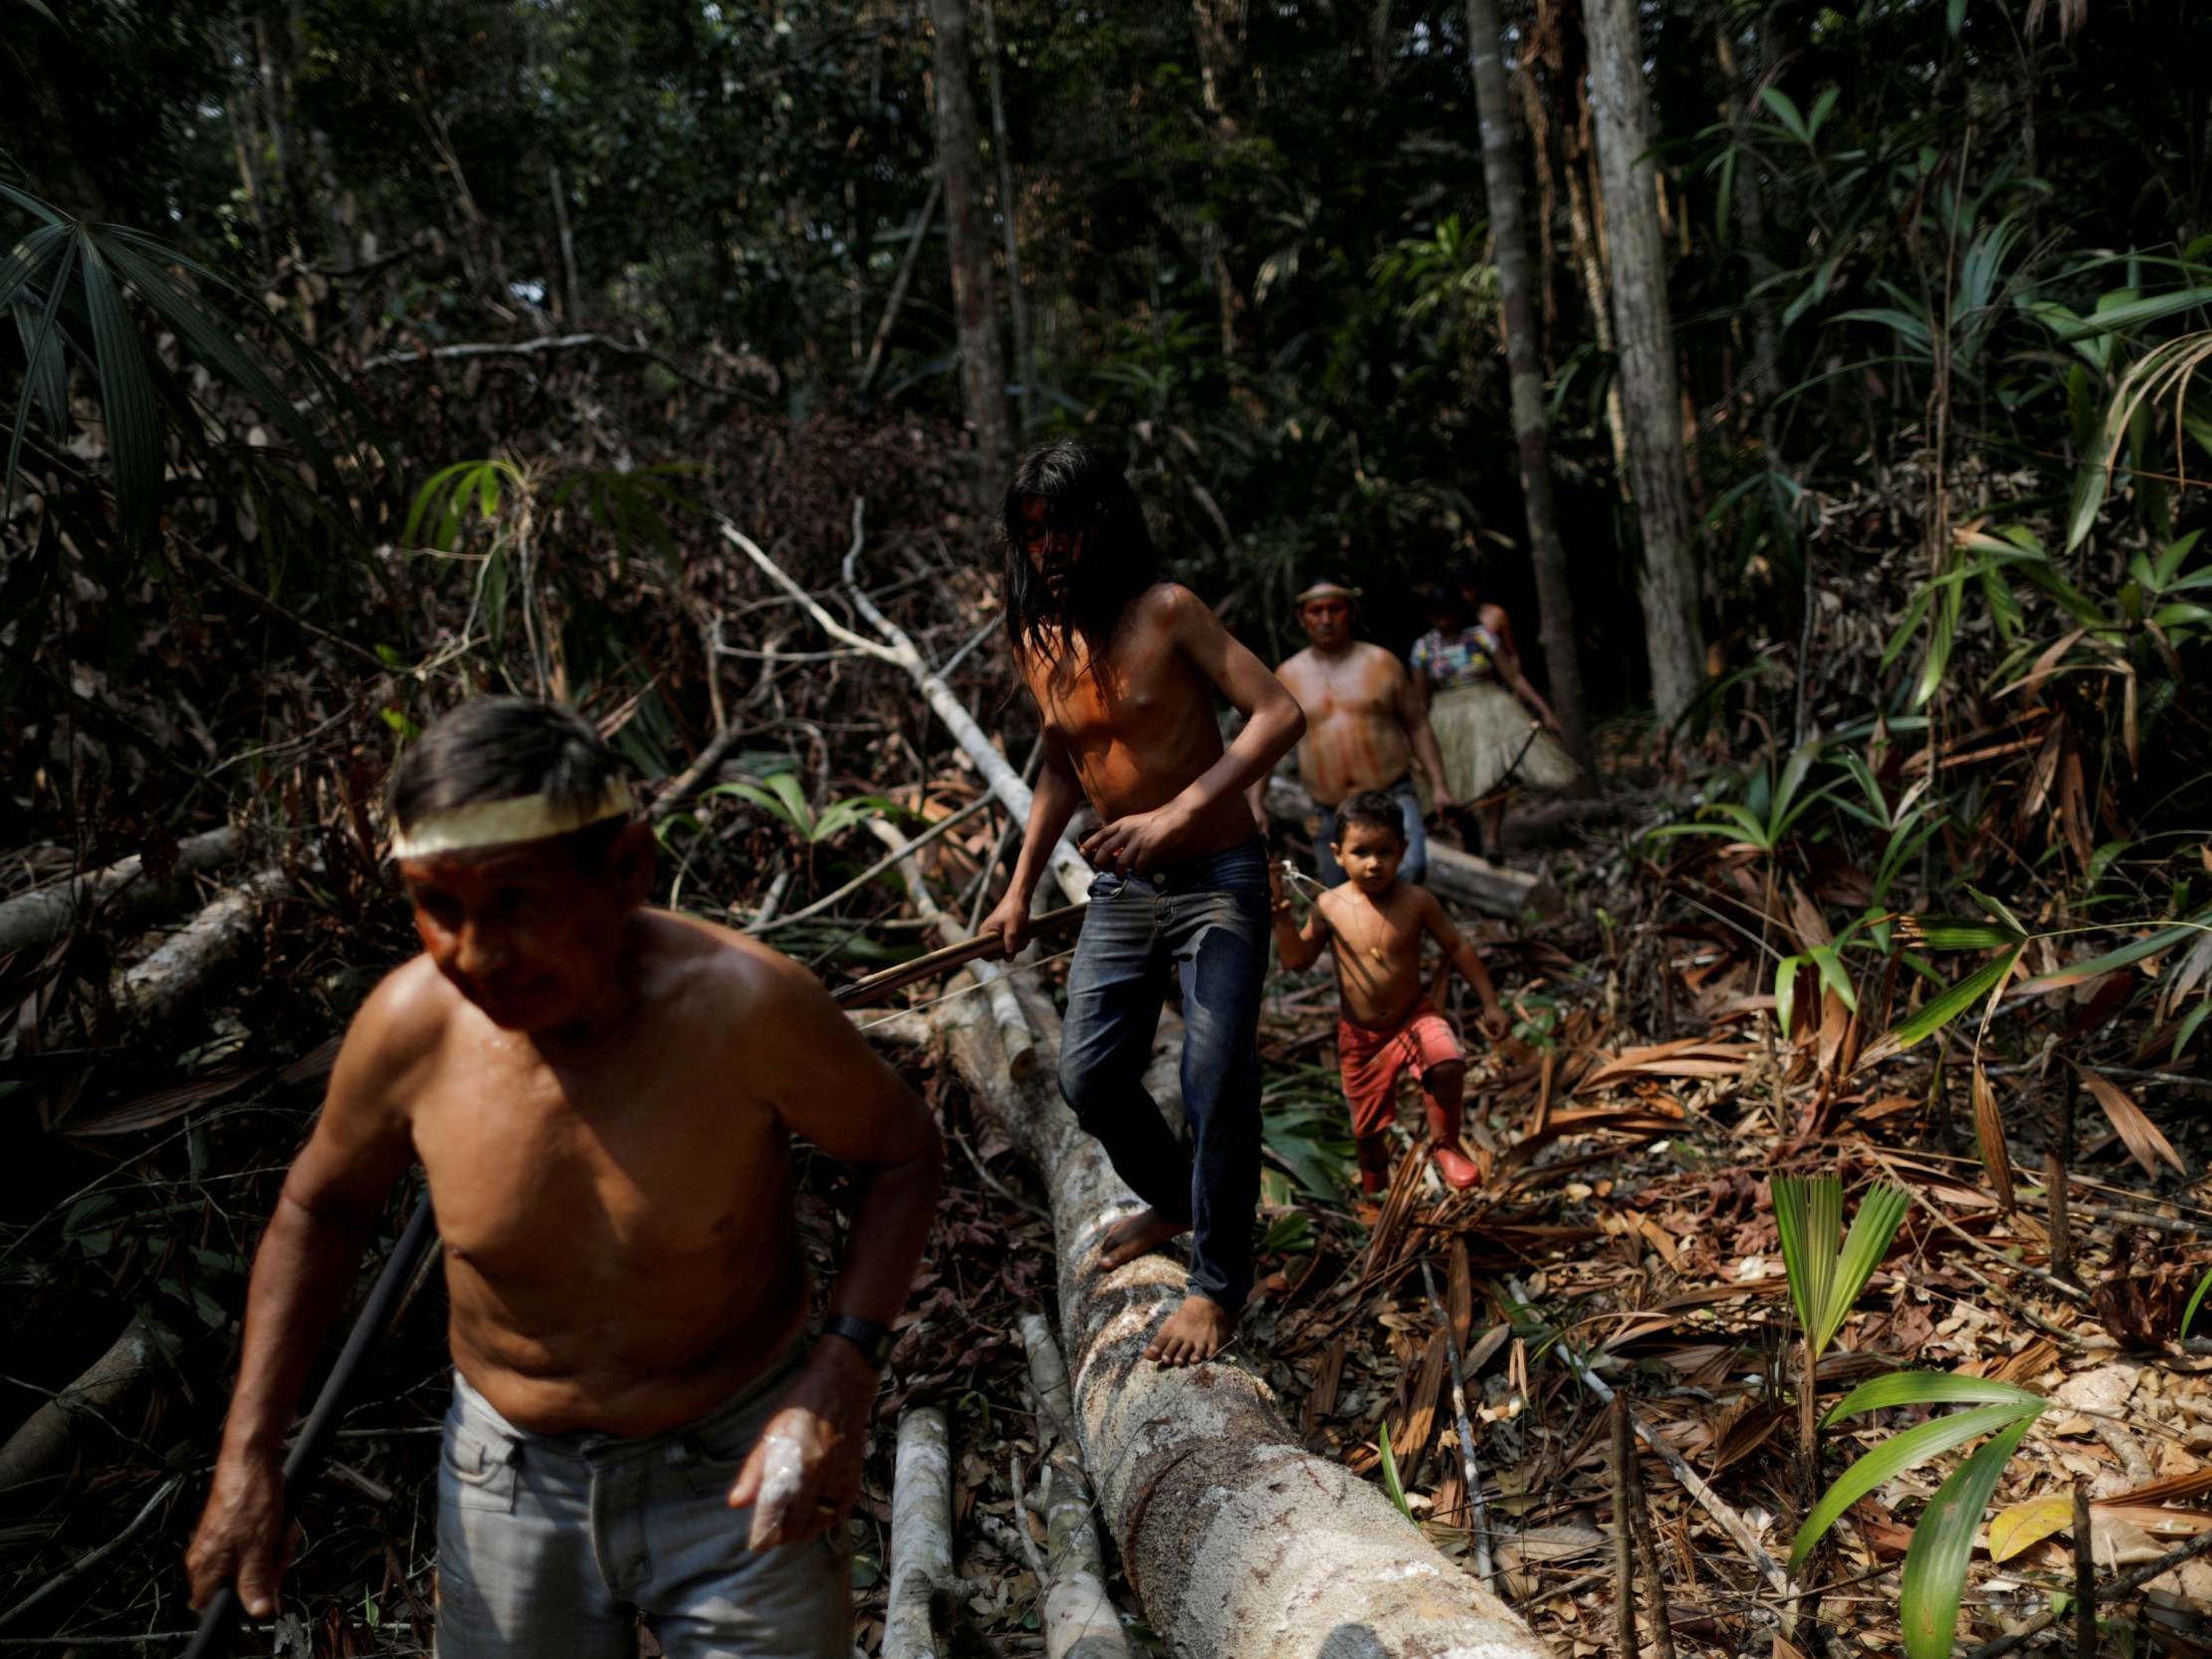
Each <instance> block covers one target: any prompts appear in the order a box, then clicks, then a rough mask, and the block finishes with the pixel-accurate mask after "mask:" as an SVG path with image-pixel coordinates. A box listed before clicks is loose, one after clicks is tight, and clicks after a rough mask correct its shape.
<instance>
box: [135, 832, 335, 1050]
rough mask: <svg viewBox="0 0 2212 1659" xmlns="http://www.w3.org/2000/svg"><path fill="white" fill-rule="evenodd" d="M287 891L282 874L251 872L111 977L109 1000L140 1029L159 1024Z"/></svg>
mask: <svg viewBox="0 0 2212 1659" xmlns="http://www.w3.org/2000/svg"><path fill="white" fill-rule="evenodd" d="M291 886H292V880H291V878H290V877H289V876H287V875H286V874H285V873H284V872H283V871H282V870H257V871H256V872H254V874H253V875H251V876H248V877H247V878H246V879H245V880H244V881H242V882H240V883H239V884H238V885H237V886H236V887H233V888H228V889H226V890H224V891H223V892H222V893H220V894H218V895H217V896H216V898H215V899H214V900H213V902H211V903H210V904H209V905H208V906H207V907H206V908H205V909H203V910H202V911H201V912H200V913H199V915H197V916H195V917H193V918H192V920H191V921H189V922H187V923H186V924H185V925H184V926H183V927H182V928H180V929H178V930H177V931H176V932H175V933H172V934H170V935H169V937H168V938H166V939H164V940H163V941H162V943H161V944H160V946H159V947H158V948H157V949H155V950H154V951H153V953H152V954H151V955H149V956H147V957H146V959H145V960H144V961H142V962H139V963H137V964H136V965H135V966H132V967H128V968H125V969H124V970H123V971H122V972H121V973H120V974H119V975H117V977H116V981H115V1000H116V1001H117V1002H118V1003H120V1004H121V1005H122V1006H123V1007H124V1008H125V1009H127V1010H128V1011H129V1012H130V1014H131V1016H132V1017H133V1018H134V1019H137V1020H139V1021H140V1022H142V1023H144V1024H147V1025H159V1024H163V1023H165V1022H166V1021H168V1020H169V1019H170V1018H171V1017H172V1016H173V1015H175V1014H176V1013H177V1012H178V1010H179V1009H181V1008H182V1007H183V1005H184V1001H185V999H186V998H187V997H189V996H190V995H191V994H192V993H193V992H194V991H195V990H197V989H198V988H199V987H200V985H201V984H202V983H203V982H204V981H205V980H206V979H207V977H208V975H209V974H211V973H213V972H214V971H215V969H217V968H218V967H221V966H222V965H223V964H224V963H226V962H228V961H229V960H230V959H231V958H232V957H233V956H236V955H237V954H238V953H239V951H241V950H243V949H244V948H245V947H246V944H247V942H248V941H249V940H251V939H252V938H253V936H254V930H255V929H256V927H257V926H259V924H260V921H261V911H262V907H263V906H265V905H267V904H268V903H269V902H270V901H271V900H273V899H277V898H279V897H281V896H282V895H284V894H285V893H286V892H288V891H289V890H290V889H291Z"/></svg>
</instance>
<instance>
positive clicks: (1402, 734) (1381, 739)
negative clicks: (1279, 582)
mask: <svg viewBox="0 0 2212 1659" xmlns="http://www.w3.org/2000/svg"><path fill="white" fill-rule="evenodd" d="M1359 596H1360V590H1359V589H1358V588H1356V587H1346V586H1345V585H1344V584H1343V583H1341V582H1333V581H1319V582H1315V583H1314V584H1313V586H1311V587H1309V588H1307V589H1306V590H1305V592H1303V593H1301V594H1299V595H1298V621H1299V624H1300V626H1302V627H1303V628H1304V629H1305V631H1306V639H1307V641H1308V642H1309V643H1308V644H1307V646H1306V648H1305V650H1303V651H1301V652H1299V653H1298V654H1297V655H1296V656H1295V657H1293V658H1291V659H1290V660H1289V661H1288V662H1286V663H1284V664H1283V665H1282V666H1281V667H1280V668H1278V669H1276V670H1275V675H1276V677H1277V678H1278V679H1280V680H1281V681H1282V683H1283V684H1284V685H1285V686H1287V687H1289V688H1290V695H1291V696H1292V697H1294V698H1296V699H1297V700H1298V706H1299V707H1300V708H1301V709H1303V710H1304V711H1305V712H1306V734H1305V738H1304V740H1303V741H1302V742H1300V743H1299V744H1298V776H1299V778H1300V779H1301V780H1302V781H1303V782H1304V784H1305V786H1306V793H1308V794H1309V795H1311V796H1312V797H1313V799H1314V804H1315V805H1317V806H1319V807H1320V808H1321V829H1320V833H1319V834H1317V835H1315V837H1314V838H1313V841H1314V849H1313V850H1314V863H1315V864H1316V865H1317V866H1318V873H1319V875H1320V878H1321V883H1322V885H1323V886H1324V887H1336V886H1338V885H1339V884H1341V883H1342V882H1343V880H1344V872H1343V870H1342V869H1340V868H1339V867H1338V865H1337V861H1336V855H1335V853H1334V852H1333V851H1332V847H1333V845H1334V843H1335V842H1336V839H1337V824H1336V809H1337V807H1338V806H1340V805H1341V804H1342V803H1343V802H1345V801H1347V800H1349V799H1350V798H1351V797H1352V796H1354V795H1357V794H1361V793H1363V792H1364V791H1366V790H1369V789H1378V790H1381V791H1382V792H1383V793H1384V794H1386V795H1389V796H1390V797H1391V798H1392V799H1394V800H1395V801H1397V802H1398V809H1399V813H1400V815H1401V817H1402V818H1403V820H1404V822H1405V826H1406V856H1405V860H1404V862H1403V863H1402V864H1401V866H1400V869H1399V873H1400V874H1401V875H1402V876H1404V878H1405V879H1406V880H1407V881H1410V882H1419V881H1421V880H1423V879H1424V878H1425V877H1426V876H1427V875H1428V873H1429V837H1428V833H1427V831H1426V830H1425V829H1424V828H1423V826H1422V821H1421V796H1420V794H1419V792H1418V791H1417V790H1416V789H1415V787H1414V780H1413V774H1412V771H1411V770H1410V768H1411V767H1414V766H1419V767H1420V768H1421V770H1422V772H1423V774H1424V775H1426V776H1427V778H1428V779H1429V787H1430V789H1431V791H1432V798H1433V800H1434V803H1435V807H1436V810H1438V812H1448V811H1450V810H1451V808H1452V805H1453V804H1454V803H1453V801H1452V799H1451V796H1450V794H1449V792H1448V791H1447V790H1446V789H1445V787H1444V769H1443V755H1442V753H1441V752H1440V751H1439V750H1438V747H1437V735H1436V733H1435V732H1434V731H1432V730H1431V729H1430V728H1429V712H1428V707H1427V705H1426V704H1425V703H1424V702H1423V700H1422V695H1421V688H1420V687H1419V686H1418V685H1416V684H1415V682H1414V679H1413V676H1411V675H1410V674H1408V673H1407V672H1406V668H1405V665H1404V664H1403V663H1401V662H1400V661H1399V660H1398V659H1397V658H1396V657H1395V656H1393V655H1392V654H1391V653H1390V652H1388V651H1385V650H1384V649H1383V648H1382V647H1381V646H1379V645H1370V644H1368V643H1367V642H1366V641H1364V640H1356V639H1354V638H1353V637H1352V611H1353V606H1354V605H1355V603H1356V602H1357V601H1358V599H1359ZM1265 789H1266V780H1265V779H1262V780H1261V781H1260V783H1259V784H1258V785H1257V786H1256V787H1255V788H1254V789H1253V791H1252V808H1253V811H1254V812H1255V813H1257V814H1258V815H1259V817H1260V820H1261V822H1265V821H1266V813H1265V807H1266V802H1265V798H1264V792H1265Z"/></svg>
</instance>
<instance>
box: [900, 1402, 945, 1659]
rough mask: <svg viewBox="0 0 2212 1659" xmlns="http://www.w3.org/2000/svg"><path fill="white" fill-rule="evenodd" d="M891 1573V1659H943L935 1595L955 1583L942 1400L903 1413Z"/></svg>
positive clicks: (901, 1417) (913, 1407)
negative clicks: (933, 1617)
mask: <svg viewBox="0 0 2212 1659" xmlns="http://www.w3.org/2000/svg"><path fill="white" fill-rule="evenodd" d="M886 1577H888V1579H889V1580H890V1586H889V1592H888V1599H887V1600H886V1602H885V1604H884V1612H883V1659H935V1656H936V1653H937V1639H936V1637H935V1635H934V1634H933V1633H932V1631H931V1628H930V1599H931V1597H932V1596H934V1595H935V1594H936V1593H937V1592H938V1591H939V1590H940V1589H942V1588H944V1587H946V1586H948V1585H949V1584H951V1583H952V1581H953V1448H952V1441H951V1437H950V1435H949V1434H948V1432H947V1430H946V1426H945V1413H944V1412H943V1411H940V1410H939V1409H938V1408H937V1407H936V1406H934V1405H917V1406H909V1407H908V1408H907V1410H906V1411H905V1413H904V1414H902V1415H901V1416H900V1418H899V1451H898V1458H897V1462H896V1464H895V1466H894V1468H893V1472H892V1478H891V1566H890V1571H889V1572H888V1573H887V1574H886Z"/></svg>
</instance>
